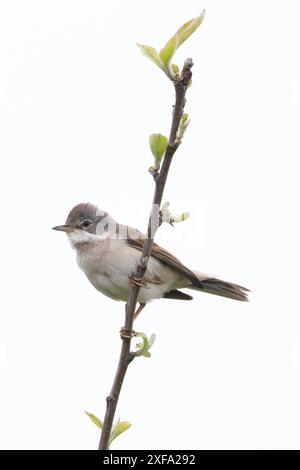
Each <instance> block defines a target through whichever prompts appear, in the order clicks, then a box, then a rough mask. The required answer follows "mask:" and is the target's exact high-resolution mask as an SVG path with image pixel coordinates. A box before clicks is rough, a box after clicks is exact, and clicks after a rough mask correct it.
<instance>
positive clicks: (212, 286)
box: [192, 273, 250, 302]
mask: <svg viewBox="0 0 300 470" xmlns="http://www.w3.org/2000/svg"><path fill="white" fill-rule="evenodd" d="M197 274H198V273H197ZM200 276H201V275H200ZM200 276H199V277H200ZM201 277H202V276H201ZM201 283H202V286H203V287H202V288H201V287H192V289H196V290H200V291H203V292H207V293H208V294H214V295H221V296H222V297H228V298H229V299H235V300H241V301H242V302H247V301H248V300H249V299H248V295H247V293H248V292H250V291H249V289H246V287H242V286H238V285H237V284H233V283H232V282H226V281H222V280H221V279H216V278H213V277H211V278H207V279H203V278H202V279H201Z"/></svg>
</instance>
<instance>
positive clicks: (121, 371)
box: [99, 59, 193, 450]
mask: <svg viewBox="0 0 300 470" xmlns="http://www.w3.org/2000/svg"><path fill="white" fill-rule="evenodd" d="M192 66H193V61H192V59H187V60H186V61H185V63H184V66H183V69H182V73H181V76H180V77H179V78H178V80H177V81H176V82H174V86H175V94H176V99H175V105H174V110H173V116H172V125H171V131H170V136H169V143H168V146H167V150H166V153H165V156H164V159H163V163H162V167H161V170H160V172H159V173H158V174H156V175H155V191H154V197H153V203H152V209H151V214H150V217H149V222H148V229H147V237H146V238H145V241H144V247H143V252H142V255H141V260H140V263H139V265H138V268H137V270H136V273H135V274H134V277H135V278H137V279H142V278H143V276H144V274H145V272H146V269H147V264H148V260H149V257H150V255H151V250H152V245H153V240H154V236H155V233H156V230H157V228H158V227H159V220H158V216H159V214H158V211H157V207H160V205H161V201H162V197H163V193H164V189H165V185H166V181H167V177H168V173H169V169H170V165H171V163H172V159H173V156H174V154H175V152H176V150H177V148H178V147H179V145H180V142H179V141H177V138H176V136H177V132H178V129H179V124H180V119H181V117H182V114H183V110H184V106H185V95H186V91H187V88H188V85H189V83H190V80H191V78H192V71H191V68H192ZM140 289H141V287H139V286H137V285H134V286H132V287H131V292H130V296H129V299H128V302H127V303H126V306H125V326H124V330H125V331H126V333H127V334H128V336H129V337H128V338H124V337H122V347H121V352H120V357H119V364H118V367H117V371H116V375H115V378H114V382H113V385H112V389H111V392H110V394H109V396H108V397H107V399H106V413H105V417H104V421H103V428H102V432H101V438H100V443H99V450H105V449H108V448H109V438H110V433H111V429H112V425H113V420H114V416H115V412H116V408H117V404H118V400H119V396H120V392H121V388H122V384H123V381H124V378H125V375H126V371H127V368H128V366H129V364H130V362H131V361H132V360H133V359H134V355H133V354H132V353H131V352H130V345H131V334H132V327H133V320H134V313H135V310H136V304H137V301H138V295H139V291H140Z"/></svg>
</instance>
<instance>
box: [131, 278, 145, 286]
mask: <svg viewBox="0 0 300 470" xmlns="http://www.w3.org/2000/svg"><path fill="white" fill-rule="evenodd" d="M129 281H130V282H131V284H132V285H133V286H135V287H147V284H146V282H145V281H144V279H143V278H142V277H135V276H130V277H129Z"/></svg>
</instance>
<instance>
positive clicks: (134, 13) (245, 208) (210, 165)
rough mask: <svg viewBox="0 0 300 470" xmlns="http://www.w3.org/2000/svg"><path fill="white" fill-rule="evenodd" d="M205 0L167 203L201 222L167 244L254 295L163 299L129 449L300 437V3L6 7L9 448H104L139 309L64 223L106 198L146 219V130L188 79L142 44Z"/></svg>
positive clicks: (161, 125)
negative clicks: (94, 274) (106, 288)
mask: <svg viewBox="0 0 300 470" xmlns="http://www.w3.org/2000/svg"><path fill="white" fill-rule="evenodd" d="M202 8H206V18H205V20H204V23H203V24H202V26H201V27H200V28H199V30H198V31H197V32H196V33H195V34H194V35H193V36H192V38H191V39H190V40H189V41H188V42H186V43H185V44H184V45H183V46H182V48H181V49H180V51H179V52H178V53H177V55H176V59H175V62H177V63H178V64H180V65H181V64H182V63H183V61H184V59H185V58H186V57H188V56H191V57H192V58H193V59H194V62H195V66H194V69H193V72H194V78H193V86H192V87H191V89H190V90H189V92H188V102H187V111H188V112H189V114H190V117H191V125H190V128H189V130H188V133H187V135H186V138H185V140H184V143H183V145H182V147H181V148H180V149H179V151H178V153H177V154H176V158H175V161H174V164H173V166H172V169H171V173H170V177H169V180H168V184H167V188H166V193H165V200H169V201H171V203H172V208H173V212H177V213H178V212H182V211H185V210H188V211H190V213H191V218H190V219H189V220H188V221H187V222H185V223H183V224H179V225H178V226H176V229H175V230H173V229H172V228H171V227H169V226H164V227H162V228H161V229H160V231H159V234H158V236H157V241H158V242H159V243H161V244H162V245H163V246H165V247H166V248H168V249H170V250H171V251H173V252H174V254H176V255H177V256H178V257H179V258H180V259H182V261H184V262H185V264H187V265H188V266H191V267H195V268H197V269H199V270H201V271H207V272H209V273H212V274H215V275H218V276H220V277H223V278H224V279H227V280H232V281H235V282H238V283H240V284H242V285H245V286H248V287H250V288H251V290H252V291H253V294H252V296H251V302H250V303H249V304H243V303H238V302H234V301H230V300H227V299H221V298H218V297H213V296H208V295H205V294H201V293H199V294H197V293H195V299H194V301H193V302H189V303H181V302H176V301H165V300H164V301H157V302H154V303H153V304H151V305H150V306H149V307H147V309H146V310H145V313H143V315H142V316H141V317H140V318H139V320H138V322H137V325H136V327H137V329H139V330H141V331H144V332H147V333H149V334H150V333H152V332H155V333H156V334H157V341H156V343H155V345H154V347H153V350H152V358H151V359H150V360H147V359H143V358H141V359H138V360H136V361H134V363H133V364H132V365H131V366H130V370H129V372H128V375H127V377H126V381H125V385H124V389H123V390H122V396H121V400H120V403H119V407H118V411H117V415H118V416H121V418H122V419H126V420H129V421H131V422H132V428H131V429H130V430H129V431H127V432H126V433H125V434H124V435H122V436H121V437H120V438H119V439H118V441H116V442H115V444H114V446H113V448H118V449H119V448H120V449H155V448H157V449H186V448H189V449H192V448H196V449H217V448H218V449H219V448H221V449H247V448H252V449H253V448H255V449H265V448H271V449H278V448H298V449H299V448H300V425H299V420H300V400H299V396H300V376H299V373H300V330H299V328H300V319H299V312H300V308H299V261H300V260H299V196H300V194H299V164H298V162H299V158H300V155H299V150H300V145H299V140H300V139H299V117H300V62H299V44H300V30H299V13H300V11H299V2H297V1H296V0H295V1H286V2H284V3H282V2H279V1H267V0H265V1H263V2H262V1H256V0H252V1H251V2H250V1H248V2H240V1H237V0H236V1H233V0H232V1H230V0H228V1H226V2H224V1H209V0H206V1H205V2H203V1H196V0H195V1H188V2H181V1H174V0H168V1H164V2H162V1H158V0H155V1H154V0H152V1H151V2H146V1H142V2H141V1H137V0H134V1H129V2H125V1H116V0H114V1H110V2H100V1H85V2H83V1H75V0H72V1H67V0H56V1H53V0H52V1H42V2H41V1H26V2H24V1H13V0H7V1H5V0H2V1H1V3H0V67H1V73H0V104H1V109H0V113H1V118H0V119H1V122H0V129H1V142H0V146H1V149H0V150H1V185H0V188H1V296H0V302H1V325H0V367H1V387H0V417H1V418H0V427H1V429H0V434H1V436H0V446H1V448H13V449H17V448H22V449H23V448H25V449H47V448H50V449H94V448H96V447H97V445H98V431H97V428H96V427H95V426H94V425H93V424H92V423H91V422H90V421H89V420H88V418H87V417H86V416H85V414H84V410H88V411H91V412H93V413H95V414H97V415H99V416H101V417H102V416H103V414H104V410H105V397H106V395H107V394H108V392H109V389H110V386H111V383H112V379H113V376H114V372H115V369H116V364H117V359H118V355H119V349H120V340H119V335H118V330H119V328H120V327H121V326H122V324H123V321H124V305H123V304H122V303H116V302H113V301H112V300H110V299H108V298H105V297H104V296H102V295H101V294H99V293H98V292H97V291H96V290H95V289H93V288H92V286H91V285H90V284H89V283H88V281H87V279H86V278H85V276H84V275H83V273H81V272H80V271H79V269H78V268H77V266H76V264H75V259H74V258H75V253H74V252H73V251H72V250H71V248H70V246H69V244H68V242H67V240H66V237H65V235H63V234H61V233H58V232H54V231H52V230H51V227H52V226H53V225H57V224H62V223H64V221H65V219H66V216H67V214H68V212H69V210H70V209H71V207H72V206H73V205H75V204H76V203H79V202H87V201H89V202H93V203H95V204H97V205H98V206H100V207H101V208H102V209H104V210H107V211H108V212H110V213H111V214H112V215H113V216H114V217H115V218H116V219H117V220H118V221H120V222H123V223H128V224H130V225H133V226H136V227H138V228H140V229H142V230H144V228H145V227H146V221H147V218H148V212H149V207H150V202H151V199H152V193H153V181H152V179H151V177H150V176H149V174H148V173H147V168H148V167H149V165H151V164H152V158H151V154H150V151H149V149H148V136H149V134H150V133H152V132H162V133H165V134H168V132H169V126H170V113H171V106H172V103H173V98H174V97H173V90H172V86H171V84H170V82H169V81H168V79H167V78H166V77H165V76H164V75H163V74H162V72H161V71H160V70H159V69H157V68H156V67H155V66H154V64H152V63H151V62H150V61H147V60H146V59H145V58H144V57H143V56H142V55H141V53H140V51H139V50H138V48H137V47H136V44H135V43H136V42H142V43H145V44H151V45H153V46H156V47H158V48H160V47H162V46H163V45H164V43H165V42H166V40H167V39H168V38H169V37H170V36H171V35H172V34H173V33H174V32H175V31H176V29H177V28H178V27H179V26H180V25H181V24H182V23H183V22H185V21H186V20H188V19H190V18H192V17H194V16H197V15H198V14H199V12H200V11H201V9H202Z"/></svg>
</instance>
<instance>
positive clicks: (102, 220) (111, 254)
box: [53, 203, 249, 318]
mask: <svg viewBox="0 0 300 470" xmlns="http://www.w3.org/2000/svg"><path fill="white" fill-rule="evenodd" d="M53 230H58V231H62V232H65V233H66V234H67V236H68V238H69V241H70V243H71V246H72V248H74V249H75V250H76V254H77V263H78V265H79V267H80V268H81V269H82V271H83V272H84V273H85V275H86V276H87V278H88V280H89V281H90V282H91V284H92V285H93V286H94V287H95V288H96V289H97V290H98V291H100V292H101V293H102V294H104V295H106V296H107V297H110V298H111V299H113V300H117V301H124V302H127V301H128V298H129V295H130V291H131V287H132V284H135V285H136V284H137V280H136V279H135V278H134V274H135V272H136V269H137V267H138V264H139V262H140V259H141V252H142V250H143V245H144V240H145V235H144V234H143V233H142V232H140V231H139V230H137V229H134V228H132V227H129V226H127V225H123V224H119V223H118V222H116V221H115V220H114V219H113V218H112V217H111V216H110V215H109V214H108V213H107V212H105V211H103V210H101V209H99V208H98V207H97V206H95V205H93V204H91V203H80V204H77V205H76V206H75V207H73V208H72V210H71V211H70V213H69V215H68V217H67V220H66V223H65V224H64V225H57V226H55V227H53ZM138 285H140V287H141V288H140V291H139V294H138V303H139V307H138V309H137V311H136V312H135V316H134V318H136V317H137V316H138V315H139V314H140V313H141V311H142V310H143V308H144V307H145V306H146V304H147V303H148V302H151V301H152V300H155V299H162V298H164V299H177V300H192V299H193V297H192V296H191V295H189V294H187V293H185V292H182V290H181V289H191V290H195V291H201V292H205V293H209V294H214V295H218V296H222V297H227V298H230V299H234V300H239V301H243V302H245V301H248V292H249V289H247V288H245V287H242V286H240V285H238V284H234V283H232V282H226V281H223V280H221V279H217V278H215V277H213V276H209V275H207V274H204V273H201V272H199V271H195V270H192V269H189V268H188V267H186V266H185V265H184V264H183V263H182V262H181V261H179V259H177V258H176V257H175V256H174V255H173V254H172V253H170V252H169V251H167V250H166V249H164V248H162V247H161V246H159V245H158V244H157V243H155V242H153V245H152V251H151V255H150V258H149V261H148V265H147V270H146V273H145V275H144V277H143V279H142V280H141V282H140V283H139V284H138Z"/></svg>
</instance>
